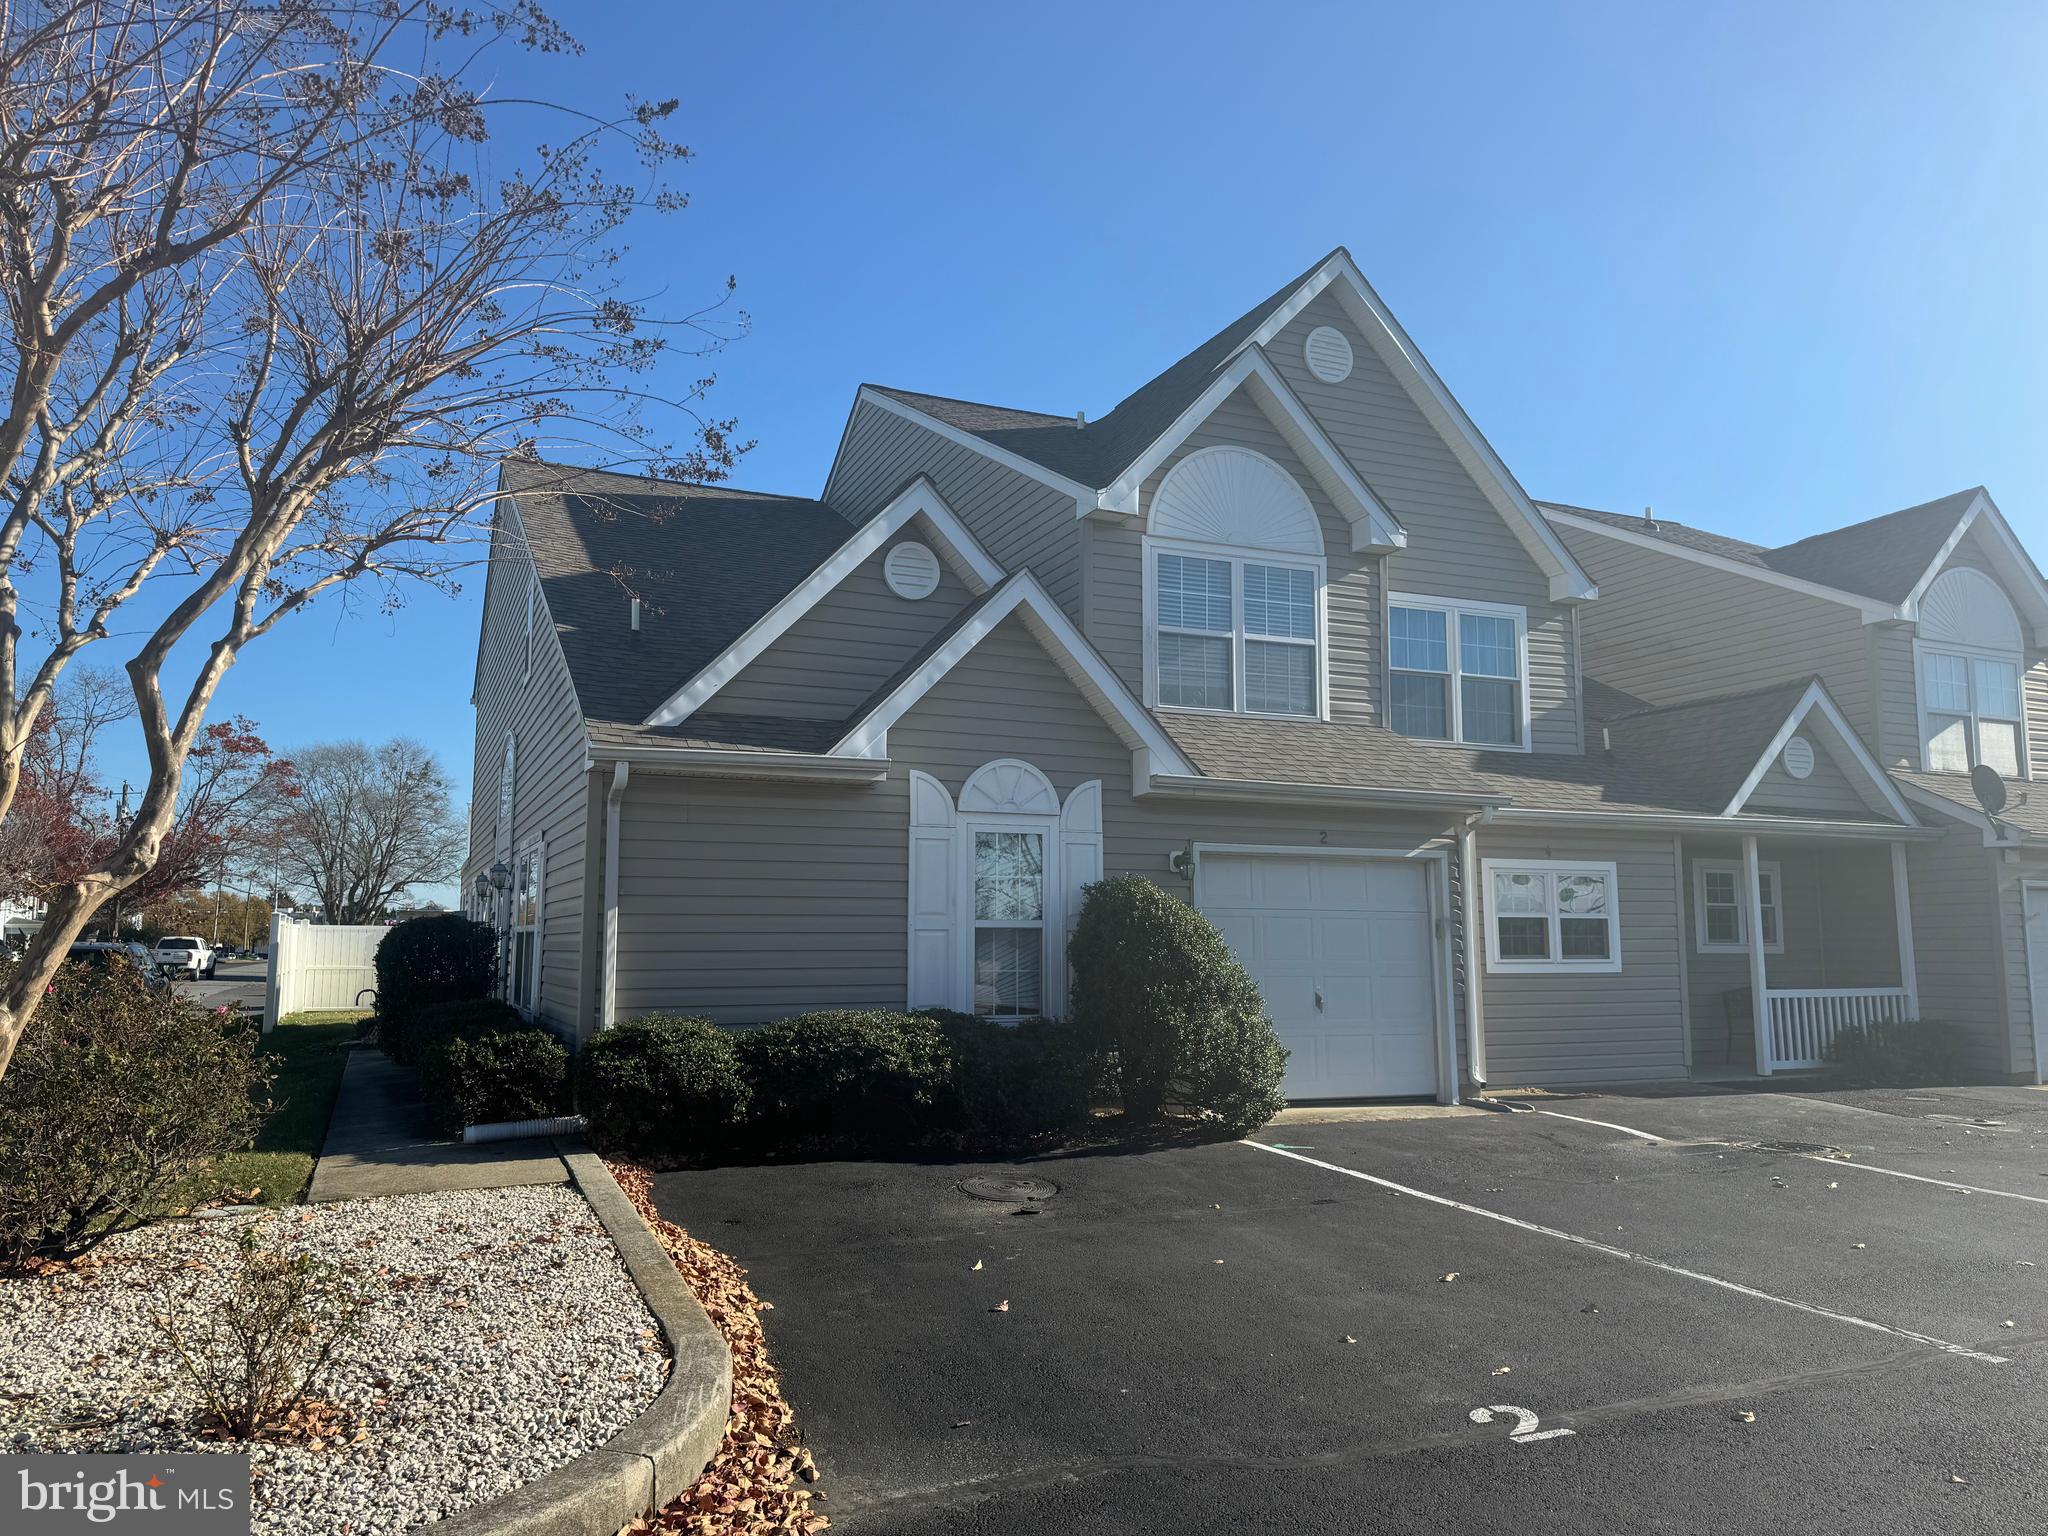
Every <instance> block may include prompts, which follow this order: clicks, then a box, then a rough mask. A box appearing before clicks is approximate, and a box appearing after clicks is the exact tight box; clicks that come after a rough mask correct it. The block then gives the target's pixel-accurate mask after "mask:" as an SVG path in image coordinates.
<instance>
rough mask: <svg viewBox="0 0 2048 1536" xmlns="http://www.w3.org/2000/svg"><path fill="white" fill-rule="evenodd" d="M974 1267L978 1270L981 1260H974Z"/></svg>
mask: <svg viewBox="0 0 2048 1536" xmlns="http://www.w3.org/2000/svg"><path fill="white" fill-rule="evenodd" d="M974 1267H975V1268H976V1269H979V1268H981V1260H979V1259H976V1260H975V1261H974Z"/></svg>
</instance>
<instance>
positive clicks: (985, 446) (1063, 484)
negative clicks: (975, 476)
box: [825, 384, 1095, 511]
mask: <svg viewBox="0 0 2048 1536" xmlns="http://www.w3.org/2000/svg"><path fill="white" fill-rule="evenodd" d="M863 400H865V401H866V402H867V403H868V404H870V405H872V406H874V407H875V408H876V409H877V410H883V411H887V412H888V413H889V414H890V415H892V416H901V417H902V418H903V419H904V420H905V421H914V422H916V423H917V424H918V425H919V426H920V427H923V428H924V429H925V430H926V431H927V432H936V433H937V434H938V435H939V436H940V437H943V438H945V439H946V440H947V441H948V442H953V443H958V444H959V445H960V446H961V447H962V448H969V449H972V450H973V451H974V452H976V453H978V454H980V455H981V456H982V457H983V458H985V459H993V460H994V461H995V462H996V463H998V464H1000V465H1002V466H1003V467H1004V468H1005V469H1014V470H1015V471H1016V472H1017V473H1018V474H1020V475H1029V476H1030V477H1031V478H1032V479H1033V480H1036V481H1038V482H1039V484H1041V485H1049V486H1051V487H1052V488H1053V489H1054V490H1056V491H1064V492H1066V494H1067V495H1069V496H1071V497H1073V498H1074V501H1075V503H1076V504H1077V506H1079V507H1080V508H1081V510H1083V511H1086V510H1088V509H1090V508H1092V507H1094V505H1095V487H1094V486H1092V485H1083V484H1082V483H1081V482H1080V481H1078V480H1069V479H1068V478H1067V477H1066V476H1065V475H1060V474H1055V473H1054V472H1053V471H1051V470H1049V469H1047V468H1046V467H1045V466H1044V465H1043V464H1040V463H1037V462H1035V461H1034V460H1031V459H1027V458H1025V457H1024V456H1023V455H1022V454H1021V453H1012V452H1011V451H1010V450H1009V449H1007V448H1001V447H998V446H997V445H996V444H994V443H992V442H990V441H989V440H988V439H987V438H985V437H976V436H975V435H974V434H973V433H972V432H968V431H964V430H963V429H961V428H959V427H956V426H954V425H953V424H952V423H951V422H949V421H941V420H939V418H938V417H936V416H932V415H928V414H927V413H926V412H924V411H920V410H919V409H918V408H917V407H916V406H914V405H906V404H905V403H904V402H903V401H901V400H898V399H896V398H894V397H893V396H890V395H885V394H883V393H882V392H881V391H880V390H878V389H876V388H875V387H874V386H873V385H872V384H863V385H861V387H860V393H859V394H858V395H856V396H855V397H854V404H855V406H856V407H857V406H859V404H860V403H861V402H862V401H863ZM852 425H853V423H852V419H851V418H850V417H849V418H848V421H847V428H848V430H851V429H852ZM1074 430H1075V431H1077V432H1078V431H1079V430H1080V428H1078V427H1076V428H1075V429H1074ZM840 442H841V444H842V446H843V445H844V443H845V435H844V434H843V433H842V434H841V438H840ZM838 468H839V464H838V460H837V458H836V457H835V458H834V460H833V465H832V469H833V474H836V473H837V472H838ZM831 484H832V476H831V475H827V476H826V479H825V485H826V489H827V491H828V492H829V491H830V489H831ZM826 499H827V500H828V501H829V500H830V499H831V497H830V496H829V495H828V496H827V497H826Z"/></svg>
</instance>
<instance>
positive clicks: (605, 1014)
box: [597, 761, 632, 1030]
mask: <svg viewBox="0 0 2048 1536" xmlns="http://www.w3.org/2000/svg"><path fill="white" fill-rule="evenodd" d="M631 771H632V770H631V768H630V766H629V765H628V764H627V763H625V762H624V761H620V762H616V763H613V764H612V783H611V788H610V789H608V790H606V791H605V796H604V983H603V988H604V991H603V998H602V1000H601V1002H600V1003H599V1005H598V1017H597V1027H598V1028H599V1029H600V1030H606V1029H610V1028H611V1027H612V1025H613V1023H615V1022H616V1021H617V1019H618V1015H619V805H620V802H621V801H623V800H624V799H625V797H626V776H627V774H629V773H630V772H631Z"/></svg>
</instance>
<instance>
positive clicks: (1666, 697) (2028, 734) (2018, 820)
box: [1543, 486, 2048, 1081]
mask: <svg viewBox="0 0 2048 1536" xmlns="http://www.w3.org/2000/svg"><path fill="white" fill-rule="evenodd" d="M1543 510H1544V512H1545V513H1546V515H1547V516H1548V517H1549V519H1550V521H1551V524H1552V526H1553V527H1555V528H1556V529H1557V530H1558V532H1559V533H1560V535H1562V536H1563V538H1564V539H1565V541H1566V543H1567V544H1568V545H1569V546H1570V548H1571V550H1572V553H1573V555H1574V556H1575V557H1576V558H1577V559H1578V560H1579V561H1580V563H1581V564H1582V565H1584V566H1585V568H1586V569H1587V570H1588V571H1589V572H1590V573H1592V575H1593V577H1594V579H1595V580H1596V581H1598V582H1599V584H1600V591H1601V600H1600V602H1599V603H1598V604H1597V605H1596V606H1595V607H1594V608H1592V609H1589V610H1588V611H1587V613H1586V616H1585V621H1584V625H1583V629H1582V638H1583V641H1584V645H1585V651H1586V665H1587V668H1588V669H1589V671H1591V672H1592V673H1593V674H1595V675H1597V676H1598V677H1600V678H1601V679H1602V681H1604V682H1607V683H1611V684H1613V685H1615V686H1617V687H1619V688H1623V689H1626V690H1628V691H1629V692H1630V693H1632V694H1635V695H1637V696H1638V697H1640V698H1641V699H1643V700H1646V701H1650V702H1653V703H1658V704H1670V703H1674V702H1678V701H1682V700H1685V699H1689V698H1693V697H1696V696H1699V695H1701V694H1710V693H1714V692H1717V691H1722V690H1726V689H1729V688H1734V687H1740V686H1751V685H1755V684H1758V683H1771V682H1775V681H1779V680H1785V679H1793V678H1800V677H1805V676H1818V677H1820V678H1822V679H1824V680H1825V681H1826V683H1827V686H1828V688H1829V689H1830V691H1831V692H1832V693H1833V695H1834V697H1835V698H1836V699H1837V700H1839V701H1840V703H1841V706H1842V710H1843V713H1844V714H1845V715H1846V716H1847V718H1848V719H1849V721H1850V723H1851V725H1853V726H1854V728H1855V730H1856V732H1857V734H1858V735H1859V736H1860V737H1861V738H1862V740H1863V741H1864V743H1865V744H1866V745H1867V746H1868V747H1869V748H1870V749H1871V751H1872V752H1874V753H1875V754H1876V755H1877V757H1878V759H1879V761H1880V762H1882V763H1883V764H1884V766H1885V767H1886V768H1887V769H1889V770H1890V771H1891V777H1892V778H1893V779H1894V781H1895V782H1897V783H1898V784H1899V785H1900V787H1901V789H1902V791H1903V792H1904V794H1905V797H1906V799H1907V800H1908V802H1909V803H1910V804H1911V805H1912V806H1913V808H1914V810H1915V812H1916V814H1917V815H1918V816H1919V818H1920V820H1921V821H1922V822H1923V823H1925V824H1926V825H1927V826H1929V827H1931V828H1935V829H1938V830H1940V831H1941V832H1942V834H1943V835H1942V836H1941V837H1940V838H1939V840H1936V841H1931V842H1921V843H1919V844H1916V845H1914V846H1912V847H1911V849H1910V855H1909V858H1908V869H1909V871H1910V876H1911V885H1912V891H1913V912H1912V916H1913V922H1914V929H1915V933H1916V935H1917V937H1918V941H1919V942H1918V946H1917V947H1918V950H1919V967H1918V969H1919V986H1920V1009H1921V1013H1922V1015H1923V1016H1924V1017H1927V1018H1932V1019H1942V1020H1945V1021H1948V1022H1950V1023H1953V1024H1955V1025H1957V1026H1958V1027H1959V1028H1961V1029H1962V1030H1963V1032H1964V1035H1965V1038H1966V1039H1967V1041H1968V1042H1969V1044H1970V1047H1971V1050H1972V1058H1973V1064H1974V1065H1975V1066H1977V1067H1979V1068H1980V1069H1982V1070H1985V1071H1987V1072H1992V1073H1997V1074H2000V1075H2012V1076H2016V1077H2024V1078H2028V1079H2031V1080H2034V1081H2038V1080H2039V1073H2040V1070H2041V1062H2042V1055H2041V1050H2042V1029H2043V1019H2044V1009H2043V1001H2044V1000H2043V999H2041V998H2039V997H2037V996H2036V994H2035V991H2034V988H2033V983H2032V978H2033V977H2034V976H2035V975H2037V974H2042V973H2044V969H2048V798H2039V799H2037V798H2036V792H2035V791H2034V790H2033V788H2032V783H2031V781H2032V780H2033V779H2034V778H2035V777H2036V765H2037V764H2038V765H2040V767H2041V770H2042V771H2044V772H2048V657H2044V655H2043V650H2044V648H2048V583H2044V582H2043V580H2042V577H2041V572H2040V570H2039V569H2038V567H2037V566H2036V565H2035V563H2034V561H2033V559H2032V558H2031V557H2030V556H2029V555H2028V553H2027V551H2026V550H2025V548H2024V547H2023V546H2022V545H2021V544H2020V542H2019V540H2018V538H2017V537H2015V535H2014V534H2013V531H2012V528H2011V526H2010V525H2009V524H2008V523H2007V522H2006V520H2005V518H2004V516H2003V515H2002V514H2001V513H2000V512H1999V510H1998V508H1997V506H1996V505H1995V504H1994V503H1993V502H1992V500H1991V496H1990V494H1989V493H1988V492H1987V491H1985V490H1984V489H1983V488H1982V487H1981V486H1980V487H1977V488H1975V489H1972V490H1967V491H1960V492H1957V493H1956V494H1954V495H1952V496H1945V497H1942V498H1941V499H1940V500H1937V501H1930V502H1927V503H1924V504H1923V505H1920V506H1915V507H1907V508H1905V509H1904V510H1902V511H1898V512H1891V513H1887V514H1885V515H1884V516H1882V517H1875V518H1871V519H1869V520H1868V521H1865V522H1860V523H1853V524H1851V525H1849V526H1847V527H1844V528H1836V529H1832V530H1830V531H1828V532H1826V533H1821V534H1816V535H1814V536H1813V537H1811V538H1807V539H1801V540H1799V541H1798V542H1797V543H1793V544H1786V545H1782V546H1779V547H1777V548H1766V547H1764V546H1762V545H1757V544H1750V543H1746V542H1744V541H1742V540H1739V539H1731V538H1726V537H1723V536H1721V535H1719V534H1713V533H1708V532H1705V531H1703V530H1701V529H1698V528H1691V527H1687V526H1685V525H1684V524H1681V523H1675V522H1671V521H1669V520H1665V519H1658V518H1654V517H1648V516H1645V517H1624V516H1616V515H1614V514H1612V513H1606V512H1594V511H1590V510H1587V509H1586V508H1583V507H1567V506H1553V505H1546V506H1545V507H1544V509H1543ZM1978 767H1986V768H1990V769H1992V770H1994V771H1995V772H1996V773H1997V775H1998V776H1999V778H2000V779H2001V780H2002V781H2004V789H2003V793H2004V795H2005V802H2004V804H2003V806H2002V807H2001V808H2000V809H1999V811H1998V813H1997V815H1996V816H1993V815H1991V814H1989V813H1988V812H1987V811H1986V809H1985V804H1984V802H1983V801H1982V800H1980V798H1979V794H1978V790H1977V788H1976V787H1975V786H1974V785H1973V784H1972V782H1971V778H1970V770H1971V769H1973V768H1978ZM1992 803H1993V804H1996V803H1997V796H1996V795H1995V794H1994V796H1993V799H1992ZM1695 883H1696V882H1695ZM1829 918H1830V914H1829V913H1828V912H1826V911H1816V912H1815V913H1814V914H1813V916H1812V919H1811V921H1812V922H1814V923H1816V924H1818V923H1821V922H1825V921H1827V920H1829ZM1796 928H1797V925H1796V924H1790V925H1789V928H1788V942H1789V941H1791V940H1796V938H1797V931H1796ZM1770 968H1771V974H1772V976H1773V977H1776V976H1778V974H1779V972H1780V970H1781V968H1782V969H1783V971H1784V972H1785V973H1786V980H1787V984H1790V983H1791V981H1793V980H1795V979H1803V977H1795V976H1794V975H1793V965H1792V962H1790V961H1789V960H1782V961H1781V960H1780V959H1779V958H1777V957H1776V956H1773V957H1772V958H1771V960H1770Z"/></svg>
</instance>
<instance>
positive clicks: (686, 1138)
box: [576, 1014, 753, 1161]
mask: <svg viewBox="0 0 2048 1536" xmlns="http://www.w3.org/2000/svg"><path fill="white" fill-rule="evenodd" d="M752 1098H753V1093H752V1090H751V1089H750V1088H749V1086H748V1084H747V1079H746V1077H745V1075H744V1074H742V1072H741V1071H740V1059H739V1052H738V1051H737V1050H735V1049H734V1047H733V1041H732V1037H731V1036H730V1035H729V1034H727V1033H726V1032H725V1031H723V1030H721V1029H720V1028H719V1027H718V1026H717V1025H716V1024H713V1023H710V1022H709V1021H708V1020H705V1019H689V1018H682V1017H679V1016H676V1015H672V1014H651V1015H649V1016H647V1017H646V1018H639V1019H633V1020H630V1021H628V1022H626V1023H624V1024H620V1025H618V1026H617V1027H616V1028H613V1029H608V1030H606V1031H605V1032H604V1033H603V1034H601V1035H599V1036H598V1037H597V1038H596V1039H595V1040H592V1041H591V1042H590V1043H589V1044H588V1045H586V1046H584V1047H583V1050H582V1051H581V1052H580V1053H579V1054H578V1056H577V1058H576V1103H577V1107H578V1108H579V1109H581V1110H582V1112H583V1113H584V1114H585V1115H586V1116H587V1117H588V1118H589V1120H590V1139H591V1142H592V1144H593V1145H595V1146H596V1147H597V1148H598V1150H599V1151H602V1152H612V1153H622V1154H624V1155H626V1156H629V1157H640V1158H656V1159H660V1160H663V1161H673V1160H680V1159H689V1158H700V1157H705V1156H709V1155H711V1154H713V1153H716V1152H720V1151H727V1150H730V1149H731V1147H732V1145H733V1143H734V1142H735V1141H736V1140H737V1139H738V1136H739V1131H740V1127H741V1126H742V1125H743V1124H744V1123H745V1121H746V1119H747V1110H748V1106H749V1104H750V1103H751V1102H752Z"/></svg>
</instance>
